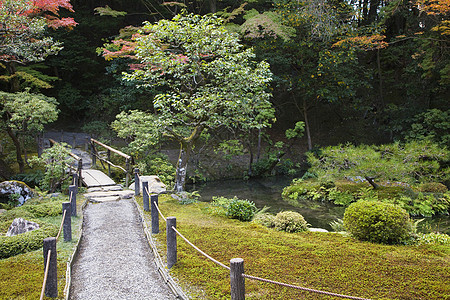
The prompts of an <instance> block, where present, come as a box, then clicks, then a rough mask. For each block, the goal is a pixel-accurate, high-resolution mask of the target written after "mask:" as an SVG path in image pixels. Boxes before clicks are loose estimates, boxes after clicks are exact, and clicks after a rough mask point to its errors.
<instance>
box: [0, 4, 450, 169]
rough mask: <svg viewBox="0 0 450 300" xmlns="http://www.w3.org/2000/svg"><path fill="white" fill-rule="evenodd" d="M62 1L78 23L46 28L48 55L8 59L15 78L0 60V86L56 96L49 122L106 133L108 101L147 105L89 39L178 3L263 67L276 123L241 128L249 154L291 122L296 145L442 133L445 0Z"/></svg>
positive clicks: (448, 9) (444, 139)
mask: <svg viewBox="0 0 450 300" xmlns="http://www.w3.org/2000/svg"><path fill="white" fill-rule="evenodd" d="M71 4H72V5H73V10H74V11H73V12H70V11H65V10H61V11H60V12H59V14H60V15H61V16H70V17H73V18H74V19H75V20H76V22H77V23H78V25H77V26H75V27H73V28H72V29H71V30H64V29H63V30H56V31H54V30H51V29H49V31H48V35H50V36H52V37H53V38H54V39H55V40H58V41H60V42H62V43H63V45H64V48H63V49H62V50H61V51H60V52H59V53H58V55H51V56H49V57H48V58H47V59H46V60H45V61H43V62H39V63H27V64H23V65H19V66H18V70H19V71H20V74H22V76H20V78H19V81H18V82H19V86H13V85H12V81H11V76H10V75H11V74H10V73H9V71H8V69H7V68H6V67H5V65H3V64H2V65H1V66H2V69H1V70H0V71H2V72H3V74H2V76H1V77H0V79H1V81H0V89H1V90H2V91H5V92H12V91H13V92H18V91H25V90H27V89H30V90H31V92H36V93H42V94H44V95H46V96H50V97H54V98H56V99H57V101H58V103H59V105H58V108H59V110H60V114H59V118H58V121H57V122H55V123H53V124H51V128H54V129H57V130H61V129H64V130H68V131H70V130H74V131H78V130H79V129H80V128H82V129H83V131H85V132H88V133H93V134H103V135H105V136H112V133H111V131H110V130H111V128H110V124H111V122H113V121H114V120H115V118H116V115H117V114H119V113H120V112H122V111H130V110H134V109H139V110H143V111H150V112H151V111H152V110H153V101H152V98H153V96H154V91H152V90H151V89H145V90H144V89H137V88H136V86H135V84H134V83H130V82H124V81H122V80H121V73H122V71H126V70H127V69H128V68H129V64H130V60H129V59H128V58H126V57H125V58H124V57H122V58H117V59H114V60H105V58H104V57H102V55H101V54H102V51H101V50H99V49H102V48H103V47H104V46H105V44H107V43H109V42H110V41H111V40H113V39H115V38H117V37H118V36H119V32H120V36H126V35H127V30H126V29H125V30H124V28H126V27H127V26H136V27H138V26H141V25H142V22H143V21H150V22H156V21H158V20H161V19H171V18H172V17H173V16H174V15H175V14H177V13H179V12H180V11H181V10H186V11H188V12H192V13H196V14H211V13H217V14H218V15H219V16H221V17H223V18H224V19H225V25H226V26H227V28H228V29H229V30H230V31H233V32H237V33H238V34H239V35H240V36H241V39H242V43H243V44H244V45H246V46H248V47H253V48H254V51H255V53H256V55H257V59H258V60H261V61H262V60H266V61H267V62H268V63H269V64H270V66H271V71H272V72H273V81H272V83H271V92H272V94H273V97H272V99H271V101H272V103H273V105H274V107H275V112H276V122H275V123H274V124H273V126H272V128H271V129H269V130H268V131H267V132H266V133H263V134H261V132H254V133H253V136H251V137H247V138H248V139H249V140H252V141H254V142H253V143H252V144H251V145H249V147H248V150H249V151H250V152H251V154H252V156H253V152H254V154H255V155H256V156H259V155H260V152H259V150H257V149H256V145H257V144H259V143H258V140H259V138H261V137H262V138H263V139H264V140H265V141H266V144H267V145H269V146H270V145H272V146H273V147H272V148H274V149H275V148H276V143H275V142H276V141H278V140H283V139H286V138H285V137H284V135H283V133H284V131H285V130H286V129H288V128H292V127H294V126H295V124H296V123H297V122H298V121H303V122H304V125H305V135H304V137H303V138H302V140H300V143H299V145H300V148H301V151H302V152H304V151H305V150H312V149H313V148H315V147H320V146H325V145H335V144H339V143H346V142H351V143H354V144H361V143H364V144H380V143H390V142H393V141H399V140H400V141H401V140H408V139H424V138H430V139H432V140H433V141H434V142H437V143H439V144H440V145H441V146H447V147H448V146H449V144H450V134H449V129H450V124H449V121H448V120H449V106H450V105H449V101H448V100H449V96H448V95H449V94H450V93H449V86H450V85H449V83H450V55H448V54H449V53H448V49H449V41H450V39H449V36H450V27H449V26H450V20H449V16H450V4H449V1H421V0H418V1H406V0H403V1H402V0H393V1H382V0H363V1H353V0H351V1H334V0H329V1H326V0H311V1H305V2H299V1H290V0H275V1H248V2H242V1H216V0H209V1H192V2H188V1H185V2H162V1H147V0H139V1H138V0H136V1H134V0H132V1H79V0H78V1H77V0H73V1H71ZM128 28H129V27H128ZM23 74H26V75H23ZM14 82H15V84H16V83H17V81H14ZM215 134H216V136H217V137H219V136H220V134H217V133H215ZM270 138H271V139H270ZM1 139H2V149H1V151H2V157H1V160H2V173H3V174H7V173H8V172H6V171H5V170H6V169H7V168H6V167H5V165H8V164H9V163H10V162H11V161H12V159H11V158H10V157H8V156H11V151H9V150H8V149H11V148H10V147H11V142H10V141H9V139H8V137H7V136H6V134H4V133H2V136H1ZM221 139H222V140H230V139H232V138H231V137H230V136H228V135H227V136H226V138H225V139H224V138H223V136H222V137H221ZM272 141H274V142H272ZM217 144H220V141H217ZM230 145H231V146H230ZM232 146H233V144H232V143H231V144H229V145H228V146H226V145H225V146H224V148H223V149H225V150H227V149H228V150H230V149H231V148H233V147H232ZM227 147H228V148H227ZM234 149H235V148H233V149H231V150H234ZM289 151H291V149H287V152H289ZM288 154H292V153H288ZM2 176H3V177H7V176H5V175H2Z"/></svg>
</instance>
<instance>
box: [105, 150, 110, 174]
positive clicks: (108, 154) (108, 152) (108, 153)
mask: <svg viewBox="0 0 450 300" xmlns="http://www.w3.org/2000/svg"><path fill="white" fill-rule="evenodd" d="M106 153H107V158H108V161H111V150H109V149H108V150H107V151H106ZM108 176H109V177H111V165H110V164H109V163H108Z"/></svg>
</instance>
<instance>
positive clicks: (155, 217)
mask: <svg viewBox="0 0 450 300" xmlns="http://www.w3.org/2000/svg"><path fill="white" fill-rule="evenodd" d="M143 183H144V182H143ZM147 184H148V182H147ZM150 202H151V204H152V210H151V216H152V233H153V234H157V233H159V213H158V209H157V208H156V206H157V205H158V195H151V196H150Z"/></svg>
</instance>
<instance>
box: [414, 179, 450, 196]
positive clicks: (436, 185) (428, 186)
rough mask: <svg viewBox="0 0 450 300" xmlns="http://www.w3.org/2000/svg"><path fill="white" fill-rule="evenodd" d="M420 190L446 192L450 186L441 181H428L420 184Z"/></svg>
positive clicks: (424, 191)
mask: <svg viewBox="0 0 450 300" xmlns="http://www.w3.org/2000/svg"><path fill="white" fill-rule="evenodd" d="M419 190H420V191H421V192H423V193H445V192H447V191H448V188H447V187H446V186H445V185H444V184H442V183H440V182H427V183H422V184H421V185H420V186H419Z"/></svg>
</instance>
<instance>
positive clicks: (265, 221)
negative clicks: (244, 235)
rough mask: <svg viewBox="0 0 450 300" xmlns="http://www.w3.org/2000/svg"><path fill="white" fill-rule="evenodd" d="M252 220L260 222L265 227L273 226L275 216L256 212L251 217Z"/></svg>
mask: <svg viewBox="0 0 450 300" xmlns="http://www.w3.org/2000/svg"><path fill="white" fill-rule="evenodd" d="M252 222H254V223H257V224H261V225H263V226H265V227H269V228H273V227H275V216H274V215H272V214H271V213H261V214H256V215H255V216H254V217H253V220H252Z"/></svg>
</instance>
